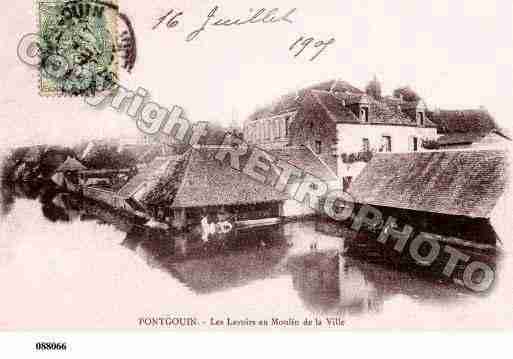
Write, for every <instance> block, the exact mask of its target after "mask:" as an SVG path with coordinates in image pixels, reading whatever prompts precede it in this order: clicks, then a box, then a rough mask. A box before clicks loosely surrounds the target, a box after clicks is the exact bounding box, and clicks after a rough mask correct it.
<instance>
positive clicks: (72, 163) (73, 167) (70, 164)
mask: <svg viewBox="0 0 513 359" xmlns="http://www.w3.org/2000/svg"><path fill="white" fill-rule="evenodd" d="M85 169H87V167H86V166H84V165H83V164H81V163H80V162H79V161H77V160H76V159H74V158H73V157H69V156H68V157H67V158H66V161H64V162H63V163H61V165H60V166H59V167H57V169H56V170H55V172H66V171H80V170H85Z"/></svg>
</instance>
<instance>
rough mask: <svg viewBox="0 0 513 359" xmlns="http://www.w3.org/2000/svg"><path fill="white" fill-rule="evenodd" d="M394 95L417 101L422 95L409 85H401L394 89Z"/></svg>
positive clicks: (405, 99)
mask: <svg viewBox="0 0 513 359" xmlns="http://www.w3.org/2000/svg"><path fill="white" fill-rule="evenodd" d="M393 94H394V97H398V98H399V97H401V96H402V98H403V100H404V101H407V102H415V101H418V100H420V96H419V95H418V94H417V93H416V92H415V91H414V90H413V89H412V88H411V87H409V86H405V87H399V88H396V89H395V90H394V93H393Z"/></svg>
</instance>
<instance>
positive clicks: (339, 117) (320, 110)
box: [299, 90, 360, 123]
mask: <svg viewBox="0 0 513 359" xmlns="http://www.w3.org/2000/svg"><path fill="white" fill-rule="evenodd" d="M308 95H311V97H312V98H313V99H314V101H312V102H310V101H307V99H306V98H305V101H304V106H303V108H302V109H301V111H300V112H299V113H300V114H302V115H303V116H305V115H306V116H310V115H311V113H310V112H315V113H317V114H318V115H323V114H324V115H326V116H327V117H328V118H329V119H330V120H332V121H334V122H335V123H360V121H359V120H358V118H357V117H356V115H355V114H354V113H353V112H352V111H351V110H350V109H348V108H346V107H345V106H343V104H342V102H341V101H340V100H339V99H338V98H337V97H335V96H334V95H333V94H331V93H330V92H328V91H318V90H312V91H309V92H308V93H307V95H306V96H308Z"/></svg>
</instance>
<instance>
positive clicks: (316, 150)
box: [315, 141, 322, 154]
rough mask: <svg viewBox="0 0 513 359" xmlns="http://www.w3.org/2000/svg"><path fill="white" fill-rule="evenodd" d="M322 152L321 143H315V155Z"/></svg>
mask: <svg viewBox="0 0 513 359" xmlns="http://www.w3.org/2000/svg"><path fill="white" fill-rule="evenodd" d="M321 150H322V145H321V141H315V153H317V154H320V153H321Z"/></svg>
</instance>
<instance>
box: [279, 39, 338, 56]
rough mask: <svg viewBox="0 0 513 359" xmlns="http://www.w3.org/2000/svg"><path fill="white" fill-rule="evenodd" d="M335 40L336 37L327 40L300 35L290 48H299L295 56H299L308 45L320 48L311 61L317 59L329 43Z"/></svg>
mask: <svg viewBox="0 0 513 359" xmlns="http://www.w3.org/2000/svg"><path fill="white" fill-rule="evenodd" d="M334 42H335V38H333V37H332V38H331V39H329V40H327V41H322V40H317V41H315V39H314V38H313V37H308V38H305V37H304V36H300V37H299V38H298V39H297V40H296V41H294V43H293V44H292V45H290V47H289V50H290V51H292V50H294V49H295V48H299V51H298V52H296V54H294V57H298V56H299V55H300V54H301V53H302V52H303V51H304V50H305V49H306V48H307V47H308V46H310V45H312V46H313V47H314V48H319V51H317V52H316V53H315V55H313V56H312V57H311V58H310V61H313V60H315V59H316V58H317V57H318V56H319V55H320V54H321V53H322V52H323V51H324V50H325V49H326V48H327V47H328V46H329V45H331V44H333V43H334Z"/></svg>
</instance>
